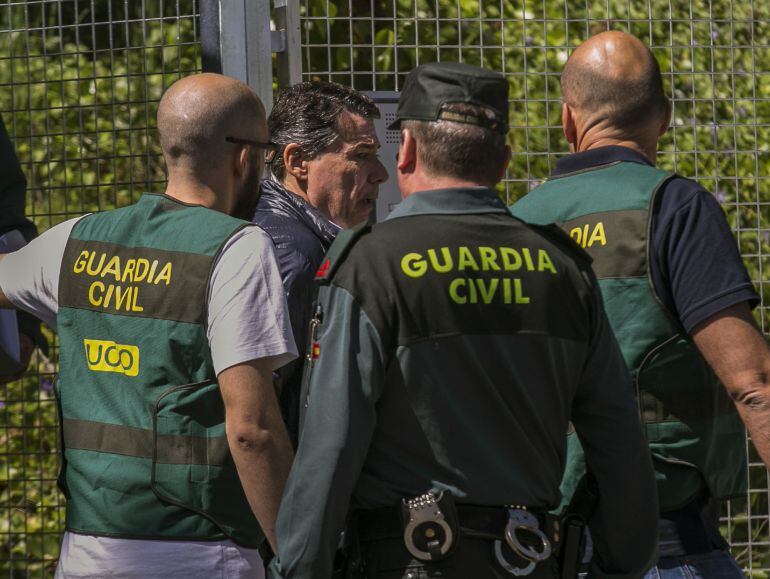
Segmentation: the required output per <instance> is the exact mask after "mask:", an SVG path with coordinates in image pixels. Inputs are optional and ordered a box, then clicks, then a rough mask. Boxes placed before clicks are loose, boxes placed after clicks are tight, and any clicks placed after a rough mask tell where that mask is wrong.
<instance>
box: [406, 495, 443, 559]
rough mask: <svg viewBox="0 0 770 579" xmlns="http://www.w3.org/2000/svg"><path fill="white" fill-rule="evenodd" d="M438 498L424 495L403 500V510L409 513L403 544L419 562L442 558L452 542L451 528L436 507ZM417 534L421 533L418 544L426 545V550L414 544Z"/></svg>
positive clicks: (439, 509) (437, 506)
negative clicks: (423, 543)
mask: <svg viewBox="0 0 770 579" xmlns="http://www.w3.org/2000/svg"><path fill="white" fill-rule="evenodd" d="M440 498H441V497H440V496H439V498H438V499H437V498H436V497H435V496H433V494H431V493H426V494H424V495H420V496H419V497H415V498H413V499H404V500H403V508H404V510H406V511H408V513H409V520H408V521H407V523H406V526H405V527H404V543H405V545H406V548H407V550H408V551H409V553H411V555H412V556H413V557H414V558H415V559H418V560H420V561H436V560H439V559H441V558H443V557H444V556H445V555H446V554H447V553H448V552H449V550H450V548H451V547H452V543H453V542H454V533H452V528H451V527H450V526H449V523H448V522H447V520H446V517H444V513H443V512H442V511H441V508H440V507H439V505H438V501H439V500H440ZM442 532H443V535H444V536H443V541H442V540H441V539H442V537H441V534H442ZM418 533H422V537H420V539H421V541H420V542H423V541H424V542H425V543H426V546H427V548H428V549H427V550H424V549H421V548H420V547H418V546H417V545H416V544H415V540H414V539H415V535H417V534H418Z"/></svg>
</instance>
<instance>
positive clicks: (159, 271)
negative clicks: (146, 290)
mask: <svg viewBox="0 0 770 579" xmlns="http://www.w3.org/2000/svg"><path fill="white" fill-rule="evenodd" d="M72 272H73V273H74V274H76V275H83V276H89V277H92V278H94V280H93V281H92V282H91V284H90V285H89V286H88V302H89V303H90V304H91V305H92V306H93V307H97V308H104V309H105V310H111V311H115V312H121V311H125V312H142V311H144V307H143V306H142V304H141V288H142V285H143V284H147V285H150V284H152V285H159V284H165V285H167V286H168V285H169V284H170V283H171V275H172V264H171V262H170V261H164V262H161V261H160V260H157V259H147V258H144V257H140V258H128V259H125V258H124V259H121V258H120V256H119V255H109V254H108V253H105V252H99V251H89V250H87V249H84V250H83V251H81V252H80V255H78V257H77V259H75V263H74V265H73V267H72ZM126 284H128V285H126Z"/></svg>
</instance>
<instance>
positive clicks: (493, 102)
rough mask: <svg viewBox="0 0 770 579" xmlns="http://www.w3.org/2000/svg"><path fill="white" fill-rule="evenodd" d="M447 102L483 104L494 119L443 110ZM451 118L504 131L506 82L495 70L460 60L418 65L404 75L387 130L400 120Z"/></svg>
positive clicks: (505, 129) (506, 126) (396, 126)
mask: <svg viewBox="0 0 770 579" xmlns="http://www.w3.org/2000/svg"><path fill="white" fill-rule="evenodd" d="M450 103H470V104H474V105H479V106H482V107H486V108H488V109H490V110H491V111H493V112H494V113H495V118H493V119H489V118H486V117H478V116H476V115H467V114H461V113H456V112H451V111H447V110H444V105H447V104H450ZM408 119H413V120H416V121H439V120H446V121H453V122H456V123H468V124H471V125H478V126H481V127H487V128H490V129H494V130H496V131H500V132H501V133H505V132H507V131H508V83H507V82H506V81H505V77H504V76H503V75H502V74H500V73H497V72H493V71H491V70H487V69H485V68H479V67H478V66H471V65H469V64H463V63H460V62H431V63H428V64H421V65H420V66H418V67H417V68H415V69H414V70H413V71H412V72H410V73H409V76H407V77H406V83H405V84H404V89H403V90H402V91H401V95H400V98H399V100H398V109H397V110H396V120H395V121H394V122H393V123H391V124H390V125H389V126H388V129H398V128H399V127H400V126H401V121H403V120H408Z"/></svg>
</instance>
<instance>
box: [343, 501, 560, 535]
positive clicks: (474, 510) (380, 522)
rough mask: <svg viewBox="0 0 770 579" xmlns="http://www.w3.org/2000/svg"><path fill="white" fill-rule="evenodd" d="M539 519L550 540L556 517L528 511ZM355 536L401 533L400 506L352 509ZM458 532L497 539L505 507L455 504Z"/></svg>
mask: <svg viewBox="0 0 770 579" xmlns="http://www.w3.org/2000/svg"><path fill="white" fill-rule="evenodd" d="M529 512H531V513H532V514H533V515H534V516H535V517H536V518H537V519H538V522H539V523H540V528H541V529H542V531H543V532H544V533H545V534H546V535H547V536H548V538H549V539H550V540H551V541H552V542H554V543H555V542H556V541H555V538H556V537H558V532H556V529H557V528H558V519H557V517H555V516H554V515H551V514H549V513H545V512H537V511H529ZM356 517H357V519H358V523H357V530H358V540H359V541H361V542H362V543H366V542H370V541H382V540H384V539H394V538H402V537H403V533H404V531H403V525H402V522H401V508H400V506H393V507H383V508H380V509H372V510H366V511H358V512H357V513H356ZM457 518H458V521H459V524H460V532H461V534H462V535H464V536H466V537H472V538H478V539H489V540H497V539H501V538H503V534H504V532H505V526H506V525H507V524H508V508H507V507H486V506H480V505H467V504H458V505H457Z"/></svg>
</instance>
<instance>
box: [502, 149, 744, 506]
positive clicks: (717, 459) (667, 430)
mask: <svg viewBox="0 0 770 579" xmlns="http://www.w3.org/2000/svg"><path fill="white" fill-rule="evenodd" d="M671 177H672V175H671V174H670V173H666V172H665V171H661V170H659V169H655V168H653V167H650V166H647V165H642V164H639V163H633V162H618V163H613V164H609V165H603V166H600V167H597V168H596V169H592V170H586V171H580V172H576V173H570V174H566V175H559V176H558V177H555V178H552V179H550V180H549V181H546V182H545V183H544V184H543V185H541V186H540V187H538V188H536V189H535V190H533V191H532V192H531V193H530V194H529V195H527V196H526V197H524V198H523V199H522V200H521V201H519V202H518V203H517V204H516V205H515V206H514V207H513V208H512V212H513V213H514V214H515V215H516V216H518V217H521V218H522V219H525V220H527V221H531V222H534V223H557V224H558V225H560V226H561V227H562V228H563V229H564V230H565V231H566V232H567V233H569V235H570V236H571V237H572V238H573V239H574V240H575V241H576V242H577V243H578V244H579V245H581V246H582V247H583V248H584V249H585V250H586V251H587V252H588V253H589V254H590V255H591V257H592V258H593V260H594V261H593V268H594V271H595V272H596V275H597V277H598V278H599V285H600V286H601V291H602V296H603V298H604V305H605V309H606V310H607V316H608V318H609V321H610V324H611V326H612V329H613V330H614V332H615V335H616V336H617V339H618V342H619V344H620V348H621V350H622V352H623V356H624V358H625V361H626V364H627V365H628V368H629V370H630V372H631V377H632V379H633V382H634V387H635V389H636V395H637V399H638V401H639V410H640V414H641V418H642V420H643V422H644V423H645V427H646V434H647V440H648V443H649V446H650V450H651V452H652V457H653V465H654V467H655V471H656V478H657V482H658V492H659V496H660V505H661V510H662V511H664V512H665V511H669V510H674V509H677V508H679V507H681V506H683V505H685V504H686V503H688V502H689V501H691V500H692V499H693V498H694V497H695V496H696V495H697V494H698V493H699V492H700V491H701V490H702V489H703V488H704V486H705V487H708V489H709V491H710V492H711V494H712V495H713V496H714V497H716V498H719V499H725V498H729V497H733V496H736V495H740V494H743V493H745V490H746V469H747V465H746V451H745V447H744V445H745V434H744V430H743V424H742V423H741V421H740V418H739V417H738V414H737V412H736V410H735V407H734V405H733V403H732V401H731V400H730V398H729V397H728V395H727V393H726V392H725V390H724V388H723V387H722V385H721V384H720V383H719V381H718V380H717V378H716V376H715V375H714V373H713V371H712V370H711V368H710V367H709V365H708V364H707V363H706V361H705V360H704V359H703V357H702V356H701V355H700V353H699V352H698V350H697V348H696V347H695V345H694V344H693V342H692V340H691V338H690V336H689V335H688V334H687V332H686V331H685V329H684V327H683V326H682V325H681V323H680V322H679V320H678V319H677V318H676V316H674V315H673V314H672V313H670V312H669V311H668V310H667V308H666V307H665V306H664V305H663V303H662V301H661V300H660V299H659V297H658V296H657V295H656V293H655V290H654V288H653V286H652V282H651V279H650V277H649V275H650V268H649V266H648V259H649V235H650V231H651V230H650V218H651V215H652V207H653V206H654V203H655V196H656V194H657V192H658V191H659V190H660V189H661V186H662V185H663V184H664V183H666V181H668V180H669V179H670V178H671ZM569 449H570V450H569V451H568V459H567V470H566V472H565V478H564V482H563V484H562V490H563V491H564V493H565V495H570V494H571V491H572V490H574V487H575V485H576V484H577V481H578V479H579V478H580V476H582V474H583V470H584V464H583V460H582V451H581V450H580V449H579V444H578V442H577V439H576V437H575V436H574V434H573V435H571V436H570V443H569ZM565 498H568V496H567V497H565Z"/></svg>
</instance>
